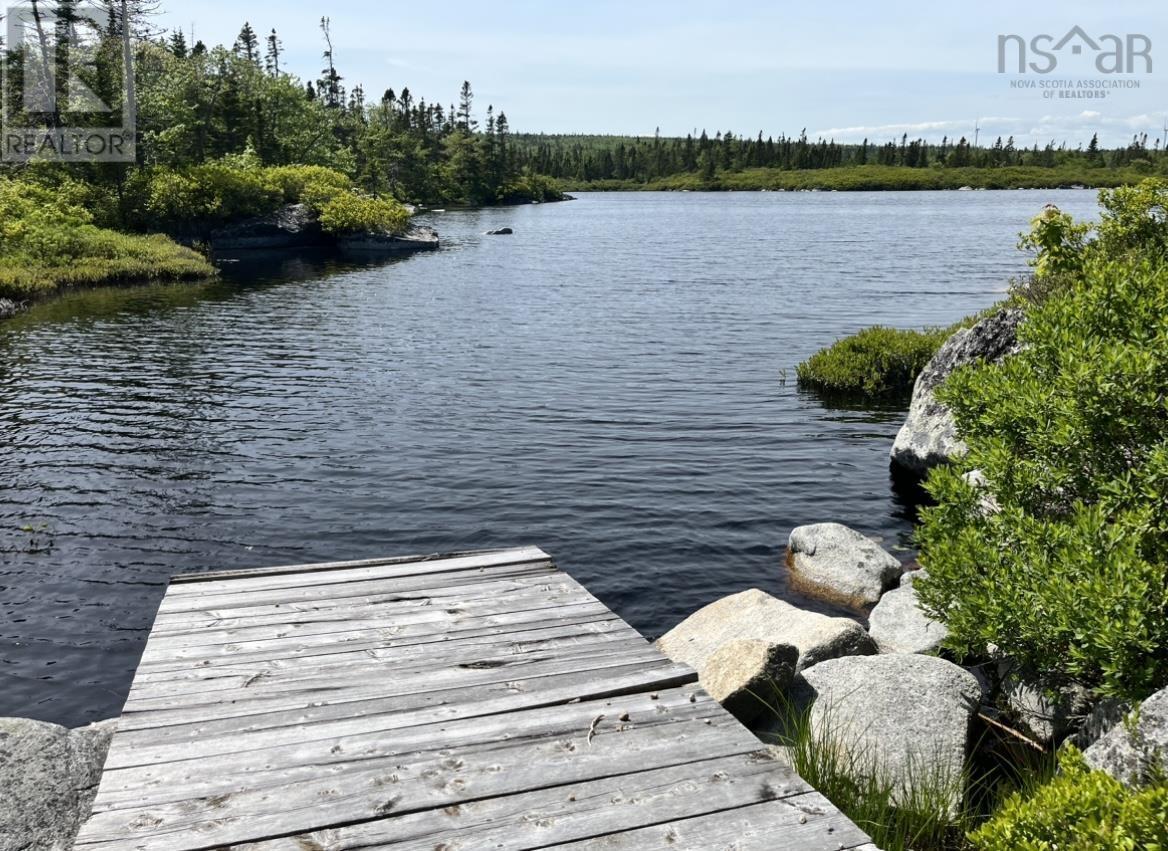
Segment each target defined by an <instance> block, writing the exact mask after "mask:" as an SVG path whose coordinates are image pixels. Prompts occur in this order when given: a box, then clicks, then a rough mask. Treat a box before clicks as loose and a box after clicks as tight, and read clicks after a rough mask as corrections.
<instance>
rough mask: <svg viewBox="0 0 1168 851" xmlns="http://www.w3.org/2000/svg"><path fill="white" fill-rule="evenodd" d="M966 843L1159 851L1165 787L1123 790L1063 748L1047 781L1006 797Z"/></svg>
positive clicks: (1007, 849) (997, 847) (985, 850)
mask: <svg viewBox="0 0 1168 851" xmlns="http://www.w3.org/2000/svg"><path fill="white" fill-rule="evenodd" d="M969 839H970V842H972V843H973V846H974V847H975V848H976V849H978V851H1055V849H1058V851H1163V849H1165V848H1168V785H1163V784H1158V785H1155V786H1152V787H1150V788H1147V789H1139V790H1133V789H1128V788H1127V787H1125V786H1124V785H1123V784H1121V783H1120V782H1119V781H1117V780H1116V779H1114V778H1113V777H1111V776H1110V775H1108V774H1106V773H1104V772H1102V771H1091V770H1090V769H1089V768H1088V767H1087V764H1086V762H1084V760H1083V757H1082V755H1081V754H1080V753H1079V752H1078V751H1076V750H1074V749H1073V748H1069V749H1068V750H1067V751H1066V752H1065V753H1064V754H1063V756H1062V758H1061V760H1060V765H1059V773H1058V775H1057V776H1056V777H1055V778H1054V779H1053V780H1051V781H1050V782H1048V783H1046V784H1044V785H1042V786H1039V787H1037V789H1035V790H1033V791H1031V792H1028V793H1027V792H1018V793H1015V794H1014V795H1012V796H1010V797H1009V798H1008V799H1006V801H1005V802H1004V803H1003V804H1002V805H1001V807H1000V808H999V809H998V810H997V812H996V813H995V814H994V816H993V817H992V818H991V819H990V820H989V821H987V822H986V823H985V824H984V825H982V826H981V827H979V828H978V829H977V830H975V831H973V832H972V833H971V834H970V836H969Z"/></svg>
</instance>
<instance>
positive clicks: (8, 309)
mask: <svg viewBox="0 0 1168 851" xmlns="http://www.w3.org/2000/svg"><path fill="white" fill-rule="evenodd" d="M23 309H24V306H23V305H21V304H20V303H19V302H15V301H13V300H12V299H10V298H0V319H7V318H8V317H10V316H15V315H16V314H18V313H20V311H21V310H23Z"/></svg>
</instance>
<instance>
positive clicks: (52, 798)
mask: <svg viewBox="0 0 1168 851" xmlns="http://www.w3.org/2000/svg"><path fill="white" fill-rule="evenodd" d="M115 723H116V722H114V721H102V722H100V723H98V724H91V725H90V726H88V727H81V728H79V729H76V730H69V729H67V728H65V727H59V726H57V725H56V724H46V723H44V722H43V721H32V720H30V719H27V718H0V789H3V794H0V848H3V849H5V851H41V849H52V851H65V849H68V848H71V847H73V840H74V839H75V838H76V836H77V831H79V830H80V829H81V825H82V823H83V822H84V821H85V819H87V818H88V817H89V810H90V807H92V806H93V799H94V796H95V795H96V794H97V786H98V783H99V782H100V781H101V771H102V767H103V766H104V765H105V756H106V753H107V751H108V750H109V743H110V738H111V737H112V736H113V732H114V726H115Z"/></svg>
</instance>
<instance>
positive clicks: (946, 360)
mask: <svg viewBox="0 0 1168 851" xmlns="http://www.w3.org/2000/svg"><path fill="white" fill-rule="evenodd" d="M1021 321H1022V311H1021V310H1019V309H1017V308H1009V309H1004V310H1000V311H998V312H997V313H995V314H994V315H993V316H990V317H987V318H986V319H983V320H982V321H981V322H978V323H977V324H976V325H974V326H973V327H972V328H965V329H962V330H961V331H958V332H957V333H956V334H954V335H953V336H952V337H950V338H949V339H948V340H947V341H946V342H945V344H944V345H943V346H941V348H940V350H939V351H938V352H937V354H935V355H934V356H933V359H932V360H930V361H929V363H928V364H927V365H926V366H925V368H924V370H923V371H922V372H921V374H920V375H919V376H917V380H916V384H915V385H914V386H913V396H912V406H911V407H910V408H909V412H908V420H907V421H906V422H905V424H904V426H903V427H902V428H901V429H900V433H899V434H897V436H896V442H895V443H893V445H892V453H891V460H892V466H893V468H894V469H896V470H899V471H903V472H907V473H910V474H912V475H914V476H918V477H919V476H924V474H925V473H927V472H928V471H929V469H930V468H932V467H935V466H936V465H938V464H942V463H945V462H946V461H948V460H949V459H950V458H952V457H954V456H955V455H958V454H960V453H961V452H964V451H965V445H964V444H963V443H962V442H961V440H960V439H959V438H958V436H957V429H956V425H955V424H954V422H953V415H952V413H950V411H949V409H948V408H947V407H946V406H945V405H943V404H941V403H940V402H939V401H937V398H936V395H935V393H936V390H937V388H938V387H939V386H940V385H941V383H942V382H944V381H945V379H946V378H948V377H949V376H950V375H951V374H952V373H953V371H954V370H955V369H957V368H958V367H962V366H965V365H967V364H971V363H977V362H979V361H985V362H990V363H997V362H999V361H1001V360H1002V359H1003V358H1006V357H1008V356H1009V355H1012V354H1015V353H1016V352H1017V351H1018V325H1019V324H1020V323H1021Z"/></svg>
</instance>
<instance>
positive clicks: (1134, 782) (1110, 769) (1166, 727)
mask: <svg viewBox="0 0 1168 851" xmlns="http://www.w3.org/2000/svg"><path fill="white" fill-rule="evenodd" d="M1083 756H1084V758H1086V760H1087V764H1088V765H1090V766H1091V767H1092V768H1097V769H1101V770H1103V771H1106V772H1107V773H1108V774H1110V775H1111V776H1112V777H1114V778H1116V779H1117V780H1119V781H1121V782H1123V783H1126V784H1128V785H1129V786H1138V785H1140V784H1143V783H1146V782H1147V781H1148V780H1149V779H1151V778H1152V777H1153V776H1155V775H1156V774H1158V773H1162V772H1168V688H1165V689H1162V690H1160V691H1158V692H1156V693H1155V694H1153V695H1152V696H1151V697H1149V698H1148V699H1147V700H1145V701H1144V702H1143V703H1142V704H1141V705H1140V707H1139V709H1137V710H1136V711H1135V712H1134V713H1132V714H1131V715H1129V716H1128V718H1126V719H1125V720H1124V721H1122V722H1120V723H1119V724H1116V725H1115V726H1114V727H1113V728H1112V729H1111V732H1109V733H1107V734H1106V735H1105V736H1103V738H1101V739H1100V740H1099V741H1097V742H1096V743H1095V744H1093V745H1091V747H1089V748H1087V750H1085V751H1084V752H1083Z"/></svg>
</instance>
